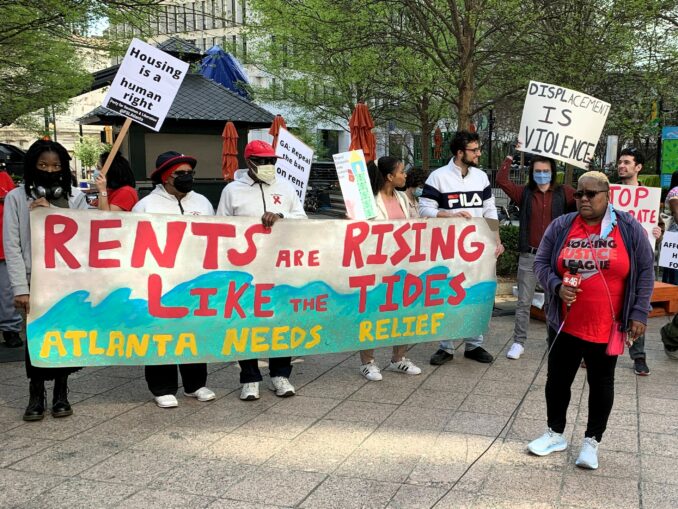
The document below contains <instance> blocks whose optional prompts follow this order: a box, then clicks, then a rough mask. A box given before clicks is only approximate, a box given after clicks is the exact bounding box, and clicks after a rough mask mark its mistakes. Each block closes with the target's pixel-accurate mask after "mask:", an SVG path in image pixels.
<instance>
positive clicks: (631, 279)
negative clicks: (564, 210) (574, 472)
mask: <svg viewBox="0 0 678 509" xmlns="http://www.w3.org/2000/svg"><path fill="white" fill-rule="evenodd" d="M609 189H610V184H609V182H608V179H607V176H605V174H603V173H601V172H597V171H589V172H586V173H584V174H583V175H582V176H581V177H580V178H579V181H578V185H577V191H576V192H575V193H574V198H575V200H576V204H577V210H578V212H573V213H571V214H567V215H564V216H560V217H559V218H557V219H555V220H554V221H553V222H552V223H551V224H550V225H549V227H548V228H547V229H546V233H545V234H544V238H543V239H542V241H541V243H540V245H539V250H538V251H537V256H536V258H535V262H534V272H535V274H536V275H537V279H538V280H539V282H540V283H541V285H542V286H543V287H544V289H545V291H546V302H547V323H548V328H549V348H550V349H549V355H548V374H547V379H546V391H545V392H546V413H547V422H548V430H547V431H546V433H544V435H542V436H541V437H539V438H537V439H536V440H533V441H532V442H530V443H529V444H528V446H527V447H528V449H529V451H530V452H532V453H533V454H536V455H538V456H546V455H547V454H551V453H552V452H555V451H564V450H565V449H566V448H567V445H568V443H567V439H566V438H565V436H564V435H563V433H564V431H565V424H566V414H567V407H568V405H569V403H570V387H571V386H572V382H573V381H574V378H575V375H576V374H577V370H578V368H579V365H580V363H581V360H582V359H584V361H585V363H586V378H587V381H588V384H589V409H588V421H587V425H586V431H585V433H584V441H583V444H582V447H581V450H580V453H579V457H578V458H577V460H576V465H577V466H579V467H581V468H588V469H596V468H598V444H599V443H600V441H601V439H602V436H603V433H604V432H605V429H606V427H607V420H608V418H609V416H610V412H611V411H612V403H613V401H614V370H615V366H616V364H617V355H611V354H613V353H614V352H609V353H608V351H607V348H608V342H609V341H610V338H611V336H613V333H614V330H615V328H617V327H621V328H623V330H625V331H627V344H631V343H633V341H634V340H635V339H636V338H638V337H639V336H641V335H642V334H643V333H644V332H645V325H646V323H647V315H648V310H649V309H650V297H651V295H652V290H653V287H654V272H653V253H652V249H651V248H650V244H649V243H648V241H647V235H646V233H645V230H643V227H642V226H641V225H640V223H638V222H637V221H636V220H635V219H634V218H633V216H631V215H630V214H628V213H626V212H621V211H618V210H615V209H614V208H613V207H612V205H610V203H609V201H610V196H609ZM573 273H576V275H579V276H581V280H580V282H579V284H577V285H572V284H570V285H568V284H566V282H567V281H571V280H572V279H573V278H570V277H567V276H568V274H573ZM576 275H575V278H574V279H575V280H576ZM564 281H565V282H564Z"/></svg>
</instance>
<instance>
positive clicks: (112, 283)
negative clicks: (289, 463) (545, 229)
mask: <svg viewBox="0 0 678 509" xmlns="http://www.w3.org/2000/svg"><path fill="white" fill-rule="evenodd" d="M31 232H32V242H33V244H32V254H33V272H32V277H31V313H30V315H29V317H28V325H27V330H28V338H29V340H28V345H29V348H30V354H31V360H32V362H33V363H34V364H35V365H38V366H46V367H56V366H94V365H112V364H176V363H191V362H216V361H230V360H237V359H251V358H253V357H284V356H290V355H295V356H296V355H311V354H321V353H329V352H341V351H352V350H359V349H364V348H373V347H379V346H390V345H397V344H408V343H416V342H423V341H432V340H436V339H454V338H464V337H469V336H475V335H477V334H480V333H482V332H483V331H484V330H485V329H486V328H487V325H488V322H489V319H490V316H491V313H492V307H493V303H494V292H495V287H496V280H495V275H494V274H495V258H494V249H495V236H494V234H493V233H492V232H491V231H490V229H489V227H488V225H487V223H485V222H484V221H483V220H482V219H475V220H467V219H461V218H456V219H437V220H436V219H433V220H426V221H423V220H412V221H392V222H391V221H380V222H376V221H375V222H368V221H330V220H328V221H321V220H316V221H314V220H299V221H291V220H290V221H279V222H277V223H276V224H275V226H274V227H273V228H272V229H266V228H264V227H263V226H262V225H261V224H260V223H258V222H256V220H255V219H252V218H237V217H236V218H228V220H225V219H224V218H202V217H201V218H191V217H179V216H160V215H150V214H149V215H147V214H131V213H129V214H116V213H105V212H99V213H97V214H92V213H91V212H87V211H70V210H63V211H59V212H57V213H49V211H48V210H47V209H44V211H43V210H42V209H36V210H35V211H33V212H32V213H31Z"/></svg>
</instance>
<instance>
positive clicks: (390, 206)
mask: <svg viewBox="0 0 678 509" xmlns="http://www.w3.org/2000/svg"><path fill="white" fill-rule="evenodd" d="M367 171H368V173H369V176H370V184H372V192H373V193H374V197H375V199H376V203H377V215H376V216H375V217H374V219H375V220H385V219H386V220H388V219H410V218H412V217H415V218H416V217H419V214H416V215H414V216H412V215H411V212H410V210H411V208H410V201H409V198H408V196H407V195H406V194H405V193H404V192H402V191H398V190H397V188H402V187H404V186H405V185H406V182H407V176H406V175H405V165H404V164H403V162H402V161H401V160H400V159H396V158H395V157H388V156H385V157H380V158H379V160H378V161H377V162H376V163H375V161H370V162H369V163H367ZM407 346H408V345H395V346H394V347H393V353H392V354H391V363H390V364H389V365H388V366H387V367H386V370H387V371H395V372H396V373H403V374H406V375H419V374H421V368H419V367H418V366H415V364H414V363H413V362H412V361H411V360H410V359H407V358H406V357H405V353H406V352H407ZM360 373H361V374H362V375H363V376H364V377H365V378H366V379H367V380H369V381H370V382H376V381H379V380H382V378H383V377H382V375H381V370H380V369H379V366H377V365H376V363H375V362H374V348H371V349H368V350H360Z"/></svg>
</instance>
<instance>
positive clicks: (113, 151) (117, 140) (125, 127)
mask: <svg viewBox="0 0 678 509" xmlns="http://www.w3.org/2000/svg"><path fill="white" fill-rule="evenodd" d="M130 125H132V119H131V118H126V119H125V123H124V124H122V127H121V128H120V132H119V133H118V136H117V137H116V138H115V143H113V148H111V151H110V152H109V154H108V157H107V158H106V162H105V163H104V166H103V168H101V174H102V175H103V176H104V177H105V176H106V173H108V169H109V168H110V167H111V163H113V159H114V158H115V154H117V153H118V150H120V145H122V140H124V139H125V136H126V135H127V131H128V130H129V126H130Z"/></svg>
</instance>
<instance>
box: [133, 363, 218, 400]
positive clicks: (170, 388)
mask: <svg viewBox="0 0 678 509" xmlns="http://www.w3.org/2000/svg"><path fill="white" fill-rule="evenodd" d="M177 367H178V368H179V371H180V372H181V381H182V382H183V383H184V392H195V391H197V390H198V389H200V388H201V387H205V384H206V383H207V364H179V365H178V366H177V365H176V364H163V365H161V366H145V368H144V375H146V383H148V388H149V390H150V391H151V393H152V394H153V396H165V395H166V394H172V395H176V393H177V391H178V390H179V378H178V375H177Z"/></svg>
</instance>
